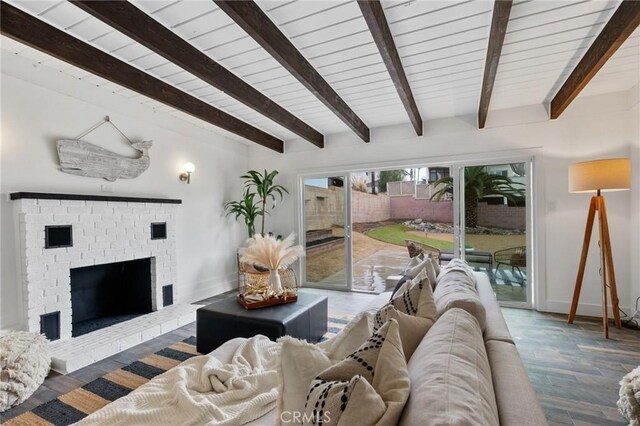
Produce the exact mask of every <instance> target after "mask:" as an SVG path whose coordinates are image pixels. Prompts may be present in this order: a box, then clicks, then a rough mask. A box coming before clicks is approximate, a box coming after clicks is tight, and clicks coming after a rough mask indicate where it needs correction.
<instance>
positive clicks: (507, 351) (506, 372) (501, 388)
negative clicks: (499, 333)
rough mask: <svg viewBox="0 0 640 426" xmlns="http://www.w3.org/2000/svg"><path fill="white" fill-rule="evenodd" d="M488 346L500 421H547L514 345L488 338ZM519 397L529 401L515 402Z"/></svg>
mask: <svg viewBox="0 0 640 426" xmlns="http://www.w3.org/2000/svg"><path fill="white" fill-rule="evenodd" d="M486 348H487V354H488V356H489V364H490V365H491V370H492V372H493V387H494V389H495V394H496V402H497V405H498V414H499V417H500V424H501V425H507V426H510V425H513V426H529V425H530V426H537V425H546V424H547V420H546V419H545V415H544V411H542V408H541V407H540V404H539V403H538V399H537V397H536V393H535V391H534V390H533V388H532V387H531V382H530V381H529V377H528V376H527V372H526V370H525V369H524V366H523V365H522V360H520V356H519V355H518V351H517V349H516V347H515V345H513V344H511V343H507V342H501V341H497V340H491V341H488V342H486ZM516 400H517V401H526V404H525V403H519V404H514V401H516Z"/></svg>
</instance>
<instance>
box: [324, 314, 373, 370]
mask: <svg viewBox="0 0 640 426" xmlns="http://www.w3.org/2000/svg"><path fill="white" fill-rule="evenodd" d="M373 331H374V330H373V315H372V313H371V312H366V311H364V312H360V313H358V314H357V315H356V316H355V317H354V318H353V319H352V320H351V321H349V323H348V324H347V325H346V326H345V327H344V328H343V329H342V331H341V332H340V333H338V334H337V335H335V336H334V337H332V338H330V339H328V340H325V341H324V342H320V343H318V344H316V346H317V347H319V348H320V349H323V350H324V351H325V352H326V353H327V355H328V356H329V358H331V359H333V360H336V361H340V360H342V359H344V357H346V356H347V355H349V354H350V353H352V352H353V351H355V350H356V349H358V348H359V347H360V345H362V344H363V343H364V342H366V341H367V339H368V338H369V337H371V334H372V333H373Z"/></svg>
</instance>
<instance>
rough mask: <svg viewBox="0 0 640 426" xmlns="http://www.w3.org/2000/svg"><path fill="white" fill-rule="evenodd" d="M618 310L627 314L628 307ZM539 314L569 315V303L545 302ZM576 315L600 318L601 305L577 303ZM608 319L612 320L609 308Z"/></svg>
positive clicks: (621, 307)
mask: <svg viewBox="0 0 640 426" xmlns="http://www.w3.org/2000/svg"><path fill="white" fill-rule="evenodd" d="M620 309H622V310H623V311H625V312H626V313H627V314H629V313H630V312H629V307H628V306H620ZM538 310H539V311H540V312H554V313H558V314H566V315H568V314H569V311H570V310H571V302H568V301H560V300H547V301H546V302H545V304H544V309H542V308H539V309H538ZM577 314H578V315H581V316H585V317H597V318H602V305H600V304H595V303H579V304H578V312H577ZM609 318H613V310H612V309H611V306H609Z"/></svg>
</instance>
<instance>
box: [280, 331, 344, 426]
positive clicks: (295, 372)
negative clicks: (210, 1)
mask: <svg viewBox="0 0 640 426" xmlns="http://www.w3.org/2000/svg"><path fill="white" fill-rule="evenodd" d="M278 343H280V344H281V346H282V349H281V352H280V379H279V380H278V387H279V389H278V390H279V392H278V394H279V395H280V399H279V401H278V406H279V408H280V412H285V411H286V412H288V413H302V412H304V403H305V396H306V394H307V391H308V390H309V384H311V382H312V381H313V379H314V378H315V377H317V376H318V374H319V373H320V372H321V371H323V370H325V369H327V368H329V367H330V366H331V365H332V364H333V363H332V362H331V359H330V358H329V356H328V355H327V353H326V352H325V351H323V350H322V349H321V348H319V347H317V346H316V345H312V344H311V343H307V342H306V341H304V340H299V339H295V338H293V337H290V336H285V337H282V338H280V339H278ZM297 418H298V416H297V415H296V417H292V419H297ZM293 423H294V424H299V422H293Z"/></svg>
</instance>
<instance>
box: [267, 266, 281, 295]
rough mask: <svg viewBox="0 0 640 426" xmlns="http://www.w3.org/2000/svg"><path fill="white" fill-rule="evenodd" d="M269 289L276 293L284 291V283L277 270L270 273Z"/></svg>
mask: <svg viewBox="0 0 640 426" xmlns="http://www.w3.org/2000/svg"><path fill="white" fill-rule="evenodd" d="M269 287H271V290H273V291H274V292H276V293H279V292H280V291H282V282H281V281H280V274H279V273H278V270H277V269H271V270H270V271H269Z"/></svg>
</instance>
